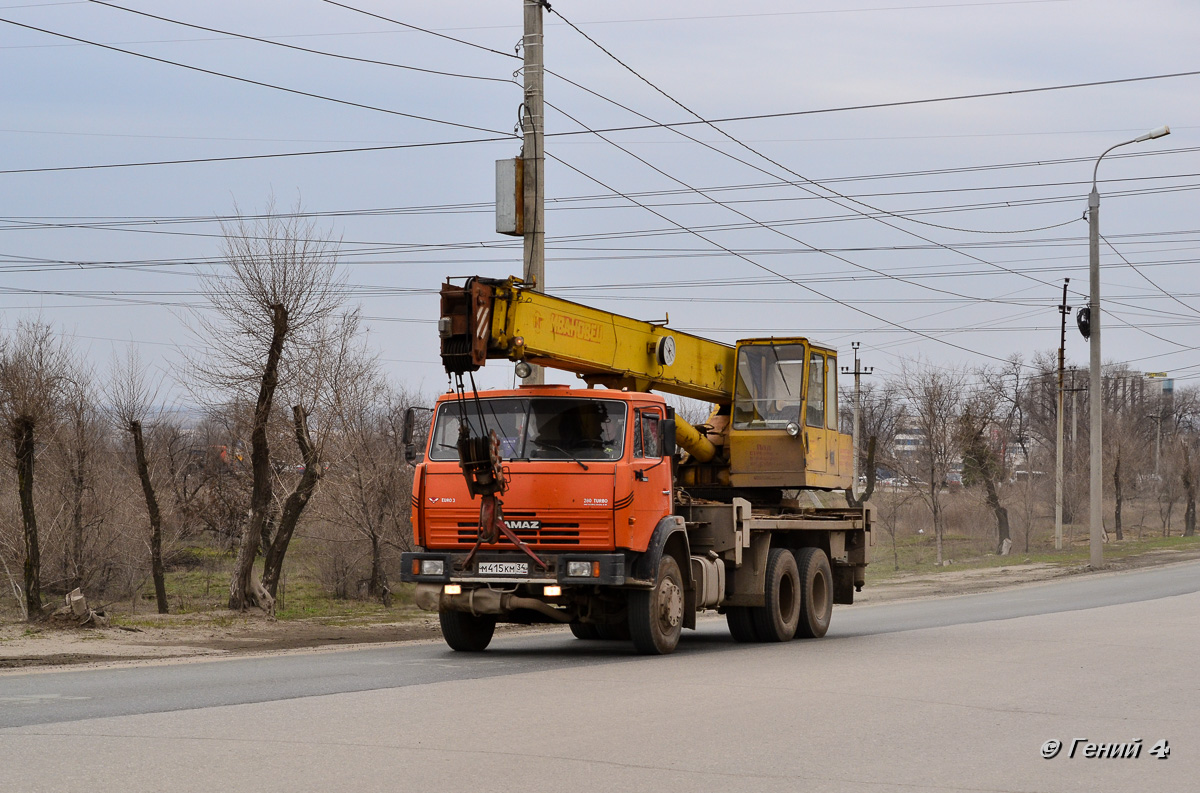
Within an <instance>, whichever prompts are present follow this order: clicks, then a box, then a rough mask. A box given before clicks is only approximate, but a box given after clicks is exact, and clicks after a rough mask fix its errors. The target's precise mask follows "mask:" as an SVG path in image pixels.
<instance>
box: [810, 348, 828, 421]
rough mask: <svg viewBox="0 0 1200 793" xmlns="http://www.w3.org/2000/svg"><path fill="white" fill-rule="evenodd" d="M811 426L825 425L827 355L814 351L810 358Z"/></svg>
mask: <svg viewBox="0 0 1200 793" xmlns="http://www.w3.org/2000/svg"><path fill="white" fill-rule="evenodd" d="M805 421H806V423H807V424H808V426H810V427H824V426H825V356H824V355H822V354H821V353H819V352H814V353H812V355H810V356H809V358H808V411H807V415H806V418H805Z"/></svg>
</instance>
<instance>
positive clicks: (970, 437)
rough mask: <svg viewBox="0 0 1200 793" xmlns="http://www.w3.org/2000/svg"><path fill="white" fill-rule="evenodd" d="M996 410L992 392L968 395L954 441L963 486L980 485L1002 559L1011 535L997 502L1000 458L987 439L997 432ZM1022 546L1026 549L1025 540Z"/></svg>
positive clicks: (1001, 475) (1001, 472)
mask: <svg viewBox="0 0 1200 793" xmlns="http://www.w3.org/2000/svg"><path fill="white" fill-rule="evenodd" d="M997 408H998V399H997V396H996V393H995V392H994V391H993V390H992V389H988V388H984V389H980V390H978V391H975V392H974V393H972V394H971V395H970V396H968V397H967V398H966V399H965V400H964V403H963V407H962V412H961V413H960V414H959V417H958V441H959V444H960V445H961V448H962V453H963V485H964V487H970V486H972V485H974V484H982V485H983V488H984V501H985V502H986V503H987V506H988V509H990V510H991V511H992V514H993V515H994V516H995V518H996V553H997V554H999V555H1002V556H1003V555H1006V554H1007V553H1008V551H1009V548H1010V547H1011V546H1012V534H1011V532H1010V530H1009V523H1008V509H1007V508H1006V507H1005V506H1004V505H1002V504H1001V503H1000V483H1001V482H1002V481H1003V479H1004V473H1005V465H1004V455H1003V453H1002V452H1001V451H1000V450H998V449H997V448H996V446H995V444H994V443H993V442H992V440H991V437H990V435H991V431H992V430H993V429H997V421H996V411H997ZM1026 546H1027V547H1026V550H1028V541H1026Z"/></svg>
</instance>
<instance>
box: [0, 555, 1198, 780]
mask: <svg viewBox="0 0 1200 793" xmlns="http://www.w3.org/2000/svg"><path fill="white" fill-rule="evenodd" d="M1198 593H1200V563H1190V564H1184V565H1176V566H1171V567H1164V568H1153V569H1146V570H1141V571H1137V572H1131V573H1123V574H1108V575H1097V576H1080V577H1077V578H1072V579H1068V580H1060V581H1055V582H1051V583H1046V584H1040V585H1035V586H1027V587H1021V588H1018V589H1012V590H1006V591H1000V592H991V593H985V594H980V595H971V596H964V597H954V598H945V599H931V600H924V601H914V602H909V603H896V604H885V605H876V606H857V607H855V606H851V607H837V608H836V609H835V612H834V620H833V629H832V630H831V632H830V635H829V636H828V637H826V639H824V640H821V641H817V642H793V643H790V644H787V645H771V646H768V645H749V646H747V645H735V644H733V643H732V642H731V641H730V640H729V638H728V634H727V632H726V630H725V628H724V624H723V621H716V620H713V621H707V622H703V623H702V626H701V630H700V631H697V632H695V633H692V632H688V633H685V636H684V642H683V643H682V644H681V646H680V650H679V651H678V652H677V653H676V654H675V655H673V656H670V657H666V658H642V657H639V656H636V655H634V654H633V653H632V651H631V650H630V649H628V648H627V647H625V646H624V645H620V644H610V643H606V642H580V641H578V640H575V639H573V638H572V637H571V636H570V634H569V633H568V632H567V631H566V630H562V631H560V632H548V633H539V634H526V635H514V636H508V637H503V638H500V639H498V640H497V641H496V642H495V643H494V644H493V647H492V648H491V649H489V651H488V652H487V653H485V654H483V655H479V656H470V655H462V654H456V653H453V652H450V651H449V650H447V649H446V648H445V647H444V645H442V644H441V643H418V644H408V645H396V646H384V647H375V648H370V649H361V650H351V651H333V652H320V653H304V654H289V655H279V656H270V657H260V658H242V659H236V660H228V661H205V662H192V663H171V664H163V665H150V666H140V667H129V668H115V669H97V670H76V671H61V672H59V671H55V672H40V673H39V672H21V673H15V674H14V673H6V674H3V675H0V728H2V729H0V791H7V790H14V791H16V790H21V791H30V790H47V791H51V790H53V791H58V790H78V789H83V788H86V789H88V790H91V791H107V790H113V791H118V790H119V791H129V790H212V789H214V788H216V787H222V786H223V787H230V788H233V789H242V788H244V787H248V786H250V785H251V784H252V785H253V787H254V788H255V789H256V790H288V791H295V790H329V789H331V788H335V787H348V786H351V785H353V786H354V787H357V788H359V789H363V790H456V791H458V790H462V789H463V788H464V787H465V788H471V787H484V788H486V789H489V790H493V789H494V790H522V791H525V790H540V789H546V790H549V789H564V788H567V789H573V790H574V789H579V790H624V789H647V790H649V789H653V790H689V791H690V790H697V789H721V790H801V789H813V788H820V789H822V790H908V791H911V790H914V789H915V790H924V789H929V790H1005V791H1009V790H1022V791H1024V790H1030V791H1032V790H1089V791H1090V790H1133V789H1144V790H1195V789H1197V788H1196V782H1195V780H1196V779H1198V778H1200V764H1198V763H1197V761H1196V759H1195V758H1196V757H1197V754H1198V753H1200V685H1198V684H1197V682H1196V676H1195V673H1194V671H1193V670H1194V668H1195V658H1196V657H1198V652H1200V594H1198ZM1076 738H1085V739H1088V740H1090V741H1092V742H1097V743H1098V742H1129V741H1134V740H1136V739H1138V738H1141V739H1142V740H1143V742H1144V747H1143V748H1142V749H1141V750H1140V755H1141V756H1140V757H1138V758H1128V759H1104V760H1099V759H1088V758H1084V757H1083V756H1082V753H1083V752H1084V751H1085V749H1084V744H1082V743H1081V744H1080V745H1079V747H1078V750H1077V753H1076V757H1075V758H1073V759H1072V758H1067V757H1066V754H1067V752H1068V751H1069V748H1070V745H1071V742H1072V741H1073V740H1074V739H1076ZM1050 739H1058V740H1061V741H1065V742H1066V743H1067V748H1066V749H1064V750H1063V751H1062V753H1061V755H1060V756H1059V757H1056V758H1054V759H1052V760H1045V759H1043V758H1042V757H1041V755H1040V747H1041V745H1042V743H1043V742H1044V741H1046V740H1050ZM1159 739H1167V740H1168V741H1169V742H1170V746H1171V747H1172V755H1171V757H1170V758H1168V759H1166V760H1158V759H1156V758H1151V757H1149V755H1148V751H1149V749H1150V748H1151V747H1152V746H1153V744H1154V743H1155V742H1156V741H1157V740H1159Z"/></svg>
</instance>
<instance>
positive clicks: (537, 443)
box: [533, 440, 588, 471]
mask: <svg viewBox="0 0 1200 793" xmlns="http://www.w3.org/2000/svg"><path fill="white" fill-rule="evenodd" d="M533 444H534V445H535V446H542V447H545V448H547V449H553V450H554V451H556V452H562V453H563V454H565V455H566V456H567V458H568V459H569V460H572V461H574V462H577V463H579V467H580V468H582V469H583V470H585V471H586V470H587V469H588V467H587V466H586V465H584V464H583V460H580V459H579V458H578V457H576V456H575V455H573V454H571V453H570V452H569V451H567V450H566V449H564V448H563V447H561V446H555V445H554V444H553V443H546V442H545V441H539V440H534V441H533Z"/></svg>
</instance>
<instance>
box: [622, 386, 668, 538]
mask: <svg viewBox="0 0 1200 793" xmlns="http://www.w3.org/2000/svg"><path fill="white" fill-rule="evenodd" d="M662 418H663V411H662V408H660V407H657V406H647V407H640V408H638V409H636V410H635V411H633V419H634V420H633V458H632V464H631V465H630V469H631V470H632V473H633V504H632V510H631V513H630V519H631V521H632V524H631V526H630V529H631V531H630V533H631V534H632V535H633V537H635V538H636V539H635V542H636V543H637V544H638V545H643V546H644V545H645V544H648V543H649V541H650V535H651V534H653V533H654V527H655V526H657V525H658V522H659V521H660V520H661V519H662V518H663V517H665V516H666V515H669V514H670V512H671V464H670V461H668V460H667V459H666V458H664V457H663V456H662V451H663V447H662V439H661V438H660V437H659V422H660V421H661V420H662Z"/></svg>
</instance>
